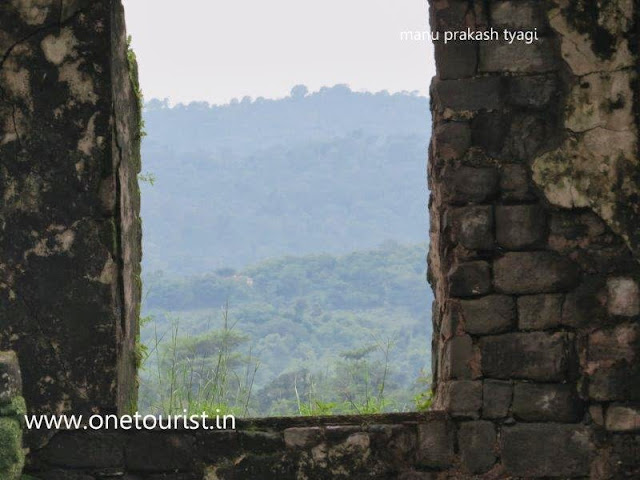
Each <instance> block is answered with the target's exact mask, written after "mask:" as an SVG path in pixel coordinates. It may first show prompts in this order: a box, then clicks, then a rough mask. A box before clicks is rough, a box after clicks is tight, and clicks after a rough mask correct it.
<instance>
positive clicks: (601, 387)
mask: <svg viewBox="0 0 640 480" xmlns="http://www.w3.org/2000/svg"><path fill="white" fill-rule="evenodd" d="M637 378H640V365H638V363H637V362H635V363H632V364H629V363H628V362H617V363H614V364H608V365H607V364H606V363H605V364H603V365H601V366H598V367H595V370H592V371H590V372H589V375H588V392H589V398H591V399H593V400H596V401H598V402H610V401H620V402H622V401H633V402H640V382H638V381H636V380H635V379H637Z"/></svg>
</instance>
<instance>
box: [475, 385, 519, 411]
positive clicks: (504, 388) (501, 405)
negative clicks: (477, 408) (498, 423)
mask: <svg viewBox="0 0 640 480" xmlns="http://www.w3.org/2000/svg"><path fill="white" fill-rule="evenodd" d="M512 398H513V385H511V382H507V381H502V380H491V379H487V380H485V381H484V382H483V384H482V417H483V418H489V419H499V418H505V417H506V416H507V415H509V410H510V408H511V399H512Z"/></svg>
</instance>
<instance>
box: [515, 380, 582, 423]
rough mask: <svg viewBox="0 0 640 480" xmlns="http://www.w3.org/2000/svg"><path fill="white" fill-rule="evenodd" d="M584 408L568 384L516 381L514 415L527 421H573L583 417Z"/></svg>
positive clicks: (573, 388)
mask: <svg viewBox="0 0 640 480" xmlns="http://www.w3.org/2000/svg"><path fill="white" fill-rule="evenodd" d="M582 414H583V409H582V404H581V402H580V400H579V399H578V396H577V394H576V392H575V387H573V386H572V385H568V384H536V383H516V385H515V387H514V395H513V415H514V417H516V418H517V419H520V420H524V421H526V422H558V423H573V422H578V421H579V420H581V419H582Z"/></svg>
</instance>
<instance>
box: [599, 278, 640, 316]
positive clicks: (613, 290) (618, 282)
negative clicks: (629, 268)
mask: <svg viewBox="0 0 640 480" xmlns="http://www.w3.org/2000/svg"><path fill="white" fill-rule="evenodd" d="M607 292H608V301H607V308H608V310H609V314H610V315H617V316H621V317H635V316H636V315H640V287H638V283H637V282H636V281H635V280H634V279H632V278H629V277H615V278H610V279H608V280H607Z"/></svg>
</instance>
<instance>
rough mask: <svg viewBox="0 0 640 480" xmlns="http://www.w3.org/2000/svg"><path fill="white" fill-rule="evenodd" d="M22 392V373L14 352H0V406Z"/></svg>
mask: <svg viewBox="0 0 640 480" xmlns="http://www.w3.org/2000/svg"><path fill="white" fill-rule="evenodd" d="M21 394H22V375H21V373H20V365H19V364H18V357H17V356H16V354H15V352H11V351H9V352H0V406H2V405H6V404H8V403H11V401H12V400H13V399H14V398H16V397H18V396H20V395H21Z"/></svg>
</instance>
